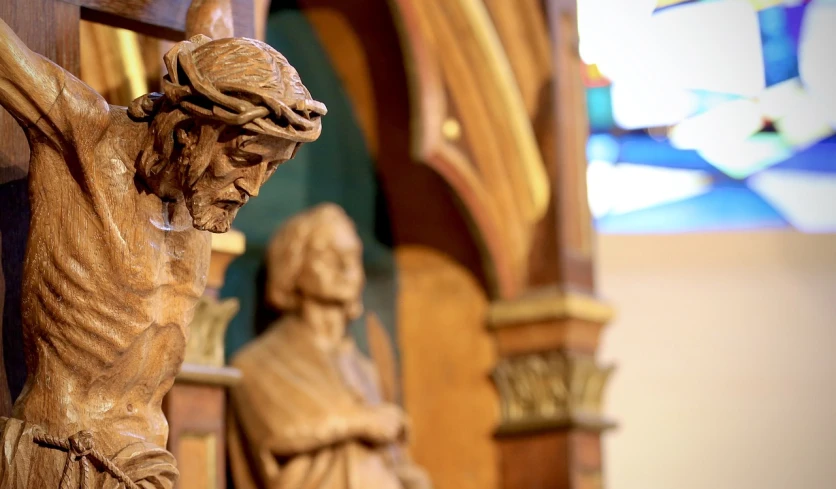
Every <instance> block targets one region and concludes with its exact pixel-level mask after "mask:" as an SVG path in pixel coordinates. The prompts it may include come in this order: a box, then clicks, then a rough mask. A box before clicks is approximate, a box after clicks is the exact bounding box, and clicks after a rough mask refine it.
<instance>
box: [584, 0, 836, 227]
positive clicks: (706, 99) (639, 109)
mask: <svg viewBox="0 0 836 489" xmlns="http://www.w3.org/2000/svg"><path fill="white" fill-rule="evenodd" d="M578 25H579V31H580V54H581V58H582V60H583V66H582V69H583V78H584V83H585V85H586V98H587V108H588V115H589V123H590V129H591V131H590V138H589V142H588V145H587V157H588V160H589V167H588V182H589V199H590V207H591V209H592V212H593V215H594V217H595V221H596V227H597V228H598V230H599V231H600V232H604V233H666V232H671V233H673V232H689V231H719V230H743V229H759V228H792V229H796V230H799V231H802V232H810V233H821V232H836V135H834V134H836V61H834V60H836V53H834V51H836V0H784V1H781V0H629V1H625V0H579V5H578Z"/></svg>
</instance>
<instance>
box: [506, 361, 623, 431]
mask: <svg viewBox="0 0 836 489" xmlns="http://www.w3.org/2000/svg"><path fill="white" fill-rule="evenodd" d="M613 370H614V368H613V367H611V366H606V367H602V366H599V365H598V364H597V363H596V362H595V359H594V358H593V357H591V356H586V355H576V354H570V353H567V352H563V351H550V352H545V353H530V354H525V355H519V356H515V357H510V358H505V359H503V360H500V362H499V363H498V364H497V366H496V368H495V369H494V372H493V379H494V382H495V383H496V386H497V389H498V391H499V396H500V399H501V406H502V410H501V413H502V422H501V424H500V427H499V432H500V433H501V434H502V433H507V434H510V433H520V432H528V431H540V430H543V429H547V428H557V427H569V426H583V427H586V428H591V429H605V428H608V427H610V426H611V424H610V423H609V422H607V421H606V420H604V419H603V417H602V415H601V411H602V409H601V408H602V406H601V405H602V400H603V399H602V398H603V392H604V388H605V387H606V384H607V381H608V380H609V378H610V375H611V374H612V372H613Z"/></svg>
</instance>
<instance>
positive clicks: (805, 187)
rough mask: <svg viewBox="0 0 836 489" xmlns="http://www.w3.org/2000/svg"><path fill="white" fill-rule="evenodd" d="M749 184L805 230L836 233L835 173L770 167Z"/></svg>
mask: <svg viewBox="0 0 836 489" xmlns="http://www.w3.org/2000/svg"><path fill="white" fill-rule="evenodd" d="M749 185H750V187H751V188H752V189H753V190H755V191H756V192H758V193H759V194H760V195H761V196H762V197H763V198H764V199H766V200H767V201H768V202H769V203H770V204H772V206H773V207H775V208H776V209H778V210H779V211H780V212H781V213H782V214H783V215H784V216H785V217H786V218H787V220H788V221H790V223H792V225H793V226H795V227H796V228H798V229H800V230H801V231H804V232H809V233H824V232H836V175H830V174H826V173H814V172H804V171H793V170H778V169H776V170H767V171H764V172H762V173H759V174H758V175H755V176H754V177H752V178H751V179H750V181H749Z"/></svg>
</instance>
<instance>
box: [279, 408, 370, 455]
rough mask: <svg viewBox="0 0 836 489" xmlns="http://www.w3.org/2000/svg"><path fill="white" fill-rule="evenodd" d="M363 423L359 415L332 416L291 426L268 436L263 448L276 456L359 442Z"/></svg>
mask: <svg viewBox="0 0 836 489" xmlns="http://www.w3.org/2000/svg"><path fill="white" fill-rule="evenodd" d="M362 424H363V420H362V419H361V417H359V416H344V415H340V414H334V415H331V416H327V417H325V418H322V419H309V420H307V422H305V423H295V424H294V425H293V426H292V428H289V429H287V430H284V431H283V432H280V433H271V436H270V440H269V442H268V445H269V446H268V447H267V449H268V450H269V451H270V453H272V454H273V455H276V456H280V457H282V456H293V455H298V454H302V453H310V452H313V451H316V450H319V449H321V448H325V447H327V446H331V445H336V444H339V443H343V442H347V441H350V440H354V439H359V438H360V436H361V432H362V430H363V427H362Z"/></svg>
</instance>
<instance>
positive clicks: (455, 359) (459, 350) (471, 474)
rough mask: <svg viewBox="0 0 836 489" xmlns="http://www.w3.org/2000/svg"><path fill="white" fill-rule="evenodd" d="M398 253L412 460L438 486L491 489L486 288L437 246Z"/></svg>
mask: <svg viewBox="0 0 836 489" xmlns="http://www.w3.org/2000/svg"><path fill="white" fill-rule="evenodd" d="M396 257H397V263H398V271H399V277H400V289H399V298H398V309H399V314H398V332H399V338H400V348H401V355H402V362H403V363H402V365H403V367H402V372H403V373H402V379H403V395H404V406H405V408H406V410H407V412H409V413H410V414H411V415H412V433H413V435H412V450H413V454H414V456H415V459H416V461H418V462H419V463H421V464H422V465H423V466H425V467H426V468H427V470H428V471H429V472H430V474H432V477H433V481H434V482H435V485H436V487H437V488H438V489H496V488H498V487H499V482H500V481H499V469H500V466H499V452H498V451H497V447H496V446H495V445H494V443H493V441H492V438H493V432H494V429H495V428H496V426H497V424H498V421H499V404H498V400H497V395H496V392H495V390H494V387H493V385H492V384H491V381H490V373H491V370H492V369H493V366H494V364H495V362H496V353H495V351H494V347H493V344H492V341H491V337H490V333H489V332H488V331H487V330H486V329H485V328H484V319H485V312H486V309H487V299H486V296H485V292H484V290H483V289H482V288H481V287H480V286H479V284H478V283H477V282H476V281H475V280H474V278H473V276H472V275H471V274H470V273H469V272H468V271H467V270H466V269H464V268H463V267H462V266H461V265H459V264H457V263H455V262H454V261H452V260H450V258H449V257H446V256H444V255H443V254H440V253H438V252H437V251H434V250H431V249H428V248H423V247H414V246H405V247H399V248H398V249H397V250H396ZM518 487H526V486H518ZM531 487H534V486H531ZM544 487H546V486H544Z"/></svg>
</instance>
